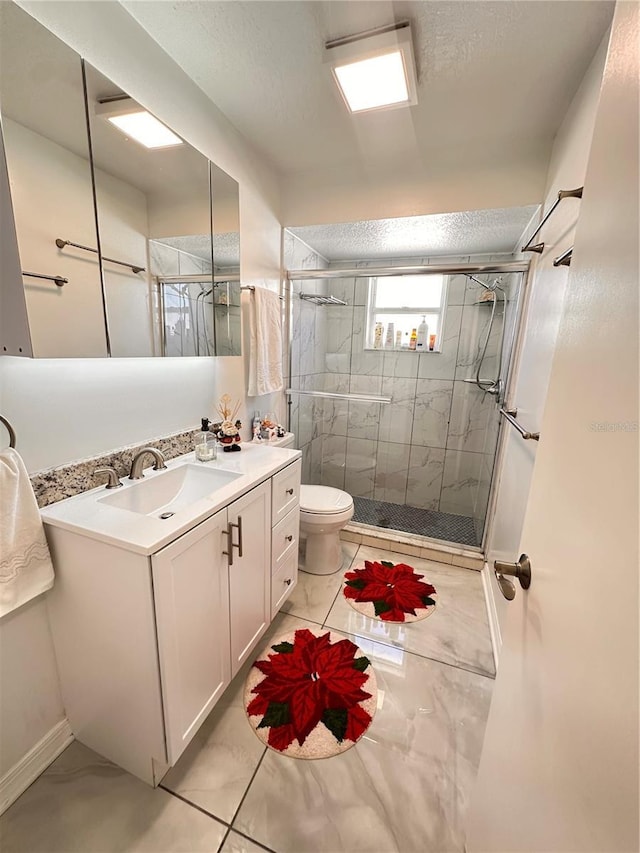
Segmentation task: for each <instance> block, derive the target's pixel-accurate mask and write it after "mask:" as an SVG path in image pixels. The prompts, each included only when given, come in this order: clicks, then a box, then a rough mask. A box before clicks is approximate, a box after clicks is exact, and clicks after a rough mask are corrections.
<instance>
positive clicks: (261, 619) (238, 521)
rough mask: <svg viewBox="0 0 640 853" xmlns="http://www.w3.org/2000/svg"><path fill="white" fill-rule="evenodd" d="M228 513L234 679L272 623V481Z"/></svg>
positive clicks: (260, 487) (232, 666)
mask: <svg viewBox="0 0 640 853" xmlns="http://www.w3.org/2000/svg"><path fill="white" fill-rule="evenodd" d="M227 511H228V513H229V523H230V524H231V525H233V526H232V527H231V528H230V535H231V536H232V537H233V547H232V548H231V549H230V550H231V552H232V554H233V558H229V562H230V566H229V602H230V608H229V609H230V613H231V675H232V677H233V676H234V675H235V674H236V672H237V671H238V669H239V668H240V667H241V666H242V664H243V663H244V661H245V660H246V659H247V658H248V656H249V655H250V654H251V652H252V651H253V647H254V646H255V644H256V642H257V641H258V640H259V638H260V636H261V635H262V634H263V633H264V632H265V630H266V628H267V625H268V624H269V622H270V621H271V483H270V481H267V482H266V483H262V485H260V486H257V487H256V488H255V489H253V490H252V491H250V492H249V493H248V494H246V495H244V497H242V498H240V499H239V500H237V501H236V502H235V503H232V504H231V506H230V507H229V508H228V510H227ZM240 546H241V547H240ZM240 551H241V552H242V553H241V554H240Z"/></svg>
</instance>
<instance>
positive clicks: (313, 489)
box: [300, 486, 353, 513]
mask: <svg viewBox="0 0 640 853" xmlns="http://www.w3.org/2000/svg"><path fill="white" fill-rule="evenodd" d="M352 505H353V499H352V497H351V495H348V494H347V493H346V492H343V491H341V490H340V489H333V488H331V486H300V509H301V510H303V512H304V511H306V512H317V513H325V512H326V513H332V512H342V511H343V510H345V509H349V507H351V506H352Z"/></svg>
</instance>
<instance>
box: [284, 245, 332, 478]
mask: <svg viewBox="0 0 640 853" xmlns="http://www.w3.org/2000/svg"><path fill="white" fill-rule="evenodd" d="M283 263H284V268H285V269H288V270H289V269H325V268H327V267H328V266H329V263H328V261H327V260H326V258H323V257H322V255H320V254H318V252H315V251H314V250H313V249H311V248H310V247H309V246H307V244H306V243H304V242H303V241H302V240H300V239H299V238H298V237H295V236H294V235H293V234H291V233H290V232H288V231H285V232H284V247H283ZM290 287H291V317H290V322H291V340H290V363H287V364H286V365H285V371H284V372H285V375H286V374H288V375H289V386H290V387H291V388H299V389H301V390H311V391H313V390H321V389H322V387H323V377H324V373H325V371H326V369H327V368H326V362H327V323H326V321H327V315H326V313H325V310H324V309H322V308H319V306H317V305H315V304H314V303H313V302H308V301H305V300H303V299H300V294H301V293H315V294H318V295H321V296H326V295H327V293H328V283H327V281H326V279H320V278H319V279H305V280H304V281H293V282H291V284H290ZM313 402H314V400H313V398H311V397H306V398H305V397H298V396H297V395H294V396H292V397H291V406H290V425H289V428H290V429H291V431H292V432H294V433H295V435H296V439H297V447H298V448H299V449H300V450H301V451H302V481H303V482H304V483H320V481H321V480H320V477H321V465H322V440H323V436H322V432H321V430H320V428H319V424H318V423H317V422H316V421H315V419H314V407H313V405H312V403H313Z"/></svg>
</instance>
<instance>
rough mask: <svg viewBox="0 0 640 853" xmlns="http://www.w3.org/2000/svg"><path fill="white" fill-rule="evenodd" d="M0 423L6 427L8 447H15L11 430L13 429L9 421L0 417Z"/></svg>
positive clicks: (13, 431)
mask: <svg viewBox="0 0 640 853" xmlns="http://www.w3.org/2000/svg"><path fill="white" fill-rule="evenodd" d="M0 421H2V423H3V424H4V425H5V426H6V428H7V432H8V433H9V447H15V446H16V433H15V430H14V429H13V427H12V426H11V424H10V423H9V421H8V420H7V419H6V418H3V417H2V415H0Z"/></svg>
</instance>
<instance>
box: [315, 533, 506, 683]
mask: <svg viewBox="0 0 640 853" xmlns="http://www.w3.org/2000/svg"><path fill="white" fill-rule="evenodd" d="M380 556H381V552H380V551H379V550H378V549H376V548H372V547H369V546H365V545H361V546H360V549H359V550H358V553H357V554H356V558H355V560H354V563H360V562H362V561H364V560H372V559H376V558H378V559H379V558H380ZM383 556H384V558H385V559H387V560H391V561H392V562H397V563H400V562H407V563H409V564H410V565H411V566H413V567H414V568H415V569H416V570H417V571H419V572H420V573H421V574H424V575H425V579H426V580H427V581H428V582H429V583H432V584H433V586H435V588H436V590H437V593H438V603H437V607H436V612H435V613H434V614H433V615H432V616H430V617H429V618H428V619H425V620H424V621H420V622H412V623H409V624H406V623H403V624H398V623H390V622H382V621H381V620H379V619H369V618H368V617H367V616H363V615H362V614H361V613H358V612H357V611H356V610H354V609H353V608H352V607H351V606H350V605H349V604H348V603H347V601H346V599H345V597H344V596H343V595H338V596H337V597H336V600H335V602H334V604H333V607H332V608H331V611H330V613H329V615H328V616H327V619H326V623H325V624H326V625H327V626H328V627H330V628H331V629H335V630H337V631H342V632H344V633H349V634H356V635H357V636H358V637H369V638H371V639H372V640H376V641H379V642H381V643H387V644H388V645H391V646H394V647H396V648H399V649H405V650H406V651H410V652H414V653H415V654H418V655H423V656H424V657H427V658H432V659H433V660H437V661H442V662H443V663H447V664H451V665H452V666H458V667H461V668H463V669H468V670H470V671H472V672H478V673H481V674H482V675H489V676H491V677H493V676H494V675H495V666H494V661H493V650H492V647H491V636H490V633H489V622H488V618H487V611H486V606H485V599H484V591H483V588H482V578H481V576H480V573H479V572H471V571H469V570H468V569H460V568H456V567H455V566H447V565H445V564H443V563H435V562H430V561H428V560H422V559H419V558H417V557H410V558H409V557H406V556H403V555H402V554H394V553H392V552H388V551H385V552H384V554H383Z"/></svg>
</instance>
